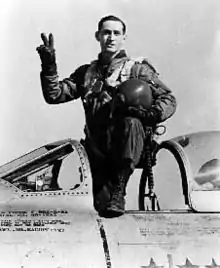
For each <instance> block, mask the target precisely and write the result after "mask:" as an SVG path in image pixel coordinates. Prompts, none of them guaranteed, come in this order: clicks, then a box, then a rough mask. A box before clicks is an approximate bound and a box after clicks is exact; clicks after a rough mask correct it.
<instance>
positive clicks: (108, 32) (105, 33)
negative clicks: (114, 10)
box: [103, 31, 111, 35]
mask: <svg viewBox="0 0 220 268" xmlns="http://www.w3.org/2000/svg"><path fill="white" fill-rule="evenodd" d="M103 34H104V35H110V34H111V32H110V31H103Z"/></svg>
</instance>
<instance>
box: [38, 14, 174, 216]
mask: <svg viewBox="0 0 220 268" xmlns="http://www.w3.org/2000/svg"><path fill="white" fill-rule="evenodd" d="M95 37H96V40H97V41H98V42H99V43H100V47H101V52H100V54H99V55H98V59H97V60H95V61H92V62H91V63H90V64H85V65H82V66H80V67H79V68H77V69H76V70H75V71H74V72H73V73H72V74H71V75H70V76H69V77H68V78H65V79H63V80H60V79H59V77H58V72H57V65H56V58H55V49H54V40H53V35H52V34H49V37H48V38H47V36H46V35H45V34H41V38H42V40H43V44H42V45H40V46H39V47H38V48H37V51H38V53H39V55H40V59H41V62H42V71H41V74H40V77H41V85H42V91H43V95H44V98H45V101H46V102H47V103H49V104H58V103H64V102H68V101H72V100H75V99H77V98H81V100H82V103H83V106H84V110H85V118H86V125H85V141H84V145H85V148H86V150H87V153H88V157H89V160H90V165H91V171H92V176H93V192H94V205H95V208H96V209H97V210H98V211H99V212H100V214H101V213H103V215H104V214H109V215H112V216H119V215H122V214H123V213H124V209H125V199H124V196H125V188H126V185H127V182H128V180H129V177H130V176H131V174H132V172H133V171H134V168H135V166H136V165H137V164H138V162H139V160H140V157H141V154H142V152H143V146H144V141H145V139H146V131H145V127H151V126H152V127H153V126H156V125H157V124H158V123H160V122H163V121H165V120H166V119H168V118H169V117H171V116H172V115H173V114H174V112H175V110H176V99H175V97H174V96H173V94H172V93H171V90H170V89H169V88H168V87H167V86H166V85H165V84H164V83H162V82H161V81H160V80H159V78H158V73H157V72H156V70H155V68H154V67H153V66H152V65H151V64H150V63H149V62H148V60H146V59H132V58H130V57H128V55H127V54H126V52H125V50H124V49H123V44H124V41H125V39H126V25H125V23H124V22H123V21H122V20H121V19H119V18H117V17H115V16H106V17H103V18H102V19H101V20H100V21H99V24H98V30H97V31H96V33H95ZM129 79H136V81H137V83H136V84H135V83H133V84H132V86H133V87H134V88H136V89H138V87H139V86H140V84H139V82H138V79H139V80H141V81H144V82H146V83H147V85H148V86H149V87H150V89H151V91H152V101H153V103H152V105H151V106H150V107H148V108H146V107H145V108H146V109H143V107H142V108H139V107H130V106H129V105H127V107H126V108H125V105H124V102H123V98H121V101H117V105H115V103H116V102H114V100H115V98H116V96H117V90H118V89H119V88H120V85H121V84H122V83H123V82H125V81H127V80H129ZM141 86H143V85H141ZM128 87H129V84H128ZM122 107H123V108H122ZM103 191H104V193H105V194H104V195H105V196H106V198H107V203H104V202H103V203H102V202H101V203H100V200H102V198H101V199H100V193H103Z"/></svg>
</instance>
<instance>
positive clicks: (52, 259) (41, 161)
mask: <svg viewBox="0 0 220 268" xmlns="http://www.w3.org/2000/svg"><path fill="white" fill-rule="evenodd" d="M219 145H220V131H210V132H200V133H192V134H187V135H182V136H179V137H176V138H173V139H170V140H167V141H162V142H160V143H158V147H157V150H156V153H155V158H156V162H155V164H154V166H153V168H152V171H153V178H152V177H151V178H150V176H149V173H147V172H146V170H145V167H144V166H141V167H140V168H139V169H137V170H136V171H135V175H134V178H131V179H130V181H129V185H128V190H127V196H126V213H125V214H124V215H123V216H121V217H117V218H104V217H100V216H99V215H98V213H97V212H96V211H95V209H94V207H93V195H92V176H91V171H90V166H89V161H88V158H87V154H86V151H85V149H84V147H83V145H82V144H81V142H79V141H76V140H73V139H66V140H61V141H58V142H53V143H50V144H47V145H45V146H42V147H40V148H38V149H36V150H34V151H31V152H29V153H27V154H25V155H23V156H21V157H19V158H17V159H15V160H13V161H11V162H9V163H6V164H4V165H2V166H1V167H0V267H9V268H10V267H13V268H17V267H20V268H28V267H31V268H34V267H38V268H70V267H73V268H159V267H161V268H162V267H164V268H174V267H180V268H199V267H202V268H203V267H207V268H217V267H220V214H219V212H220V191H219V187H220V186H219V185H220V183H219V181H220V178H219V170H220V164H219V163H220V150H219V148H220V146H219ZM139 175H140V176H139ZM150 179H151V180H152V179H153V180H154V181H153V184H150V185H151V189H150V190H151V193H150V194H149V189H148V185H149V184H148V183H147V182H148V181H149V180H150ZM151 182H152V181H151ZM152 185H153V187H152ZM143 188H144V189H143ZM152 194H154V197H157V199H156V198H152V196H153V195H152ZM155 200H156V202H157V203H156V205H155V203H154V204H153V202H154V201H155Z"/></svg>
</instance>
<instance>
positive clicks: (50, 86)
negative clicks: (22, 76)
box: [40, 65, 89, 104]
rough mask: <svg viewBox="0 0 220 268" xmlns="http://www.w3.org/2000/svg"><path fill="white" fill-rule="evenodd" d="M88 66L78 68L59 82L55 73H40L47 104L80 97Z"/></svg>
mask: <svg viewBox="0 0 220 268" xmlns="http://www.w3.org/2000/svg"><path fill="white" fill-rule="evenodd" d="M88 66H89V65H83V66H80V67H79V68H78V69H76V71H75V72H74V73H72V74H71V75H70V76H69V77H68V78H65V79H63V80H59V76H58V73H57V71H54V73H50V74H45V73H44V72H43V71H42V72H41V73H40V79H41V87H42V91H43V96H44V99H45V101H46V102H47V103H48V104H58V103H64V102H68V101H71V100H75V99H77V98H79V97H80V96H81V93H82V88H83V84H84V76H85V72H86V70H87V68H88Z"/></svg>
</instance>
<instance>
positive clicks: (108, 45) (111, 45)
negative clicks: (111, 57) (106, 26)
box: [106, 43, 115, 47]
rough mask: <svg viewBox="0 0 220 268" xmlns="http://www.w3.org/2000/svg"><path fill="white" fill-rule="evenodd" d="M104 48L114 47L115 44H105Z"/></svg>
mask: <svg viewBox="0 0 220 268" xmlns="http://www.w3.org/2000/svg"><path fill="white" fill-rule="evenodd" d="M106 46H107V47H114V46H115V44H113V43H109V44H107V45H106Z"/></svg>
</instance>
